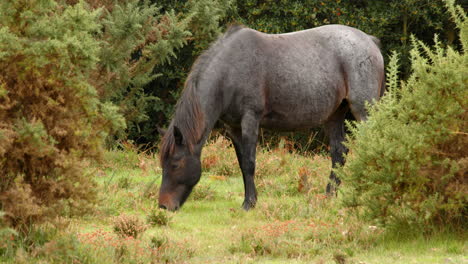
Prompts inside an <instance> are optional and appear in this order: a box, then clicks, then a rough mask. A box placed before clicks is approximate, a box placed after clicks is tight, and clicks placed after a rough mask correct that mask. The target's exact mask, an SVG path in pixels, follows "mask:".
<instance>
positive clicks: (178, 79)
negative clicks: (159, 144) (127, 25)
mask: <svg viewBox="0 0 468 264" xmlns="http://www.w3.org/2000/svg"><path fill="white" fill-rule="evenodd" d="M231 2H232V0H216V1H212V0H193V1H154V3H155V4H156V5H157V6H160V7H161V10H163V11H165V15H164V16H162V17H161V19H160V21H161V22H164V23H166V24H167V26H166V27H165V28H164V31H162V32H164V33H165V34H166V35H163V38H164V42H161V41H159V42H161V45H160V46H159V49H154V50H153V53H152V54H150V55H151V56H148V58H166V59H164V60H158V61H156V63H154V64H153V65H152V67H148V68H147V69H146V70H147V71H148V72H149V73H150V76H152V77H153V78H151V79H149V78H144V80H145V82H139V85H138V87H139V88H138V95H137V96H134V94H132V93H131V92H129V91H128V88H127V86H122V87H123V89H124V91H125V92H124V93H122V96H120V97H119V98H117V99H118V101H120V102H122V104H121V105H122V106H123V107H124V108H125V109H128V111H130V112H131V113H133V114H134V115H132V116H130V115H126V116H128V117H129V118H128V119H127V121H128V130H127V131H126V134H123V135H121V136H122V137H125V136H127V135H128V136H129V138H131V139H133V140H136V141H137V142H138V143H148V142H156V141H158V139H159V135H158V133H157V131H156V125H159V126H164V125H166V123H167V122H168V120H169V118H170V116H171V115H172V111H173V107H174V105H175V101H176V99H177V98H178V95H179V93H180V91H181V90H182V87H183V83H184V81H185V78H186V76H187V74H188V72H189V70H190V67H191V65H192V64H193V62H194V61H195V58H196V57H197V56H198V55H199V54H200V53H201V52H202V51H203V50H205V49H206V48H208V45H209V44H210V43H211V42H212V41H213V40H214V39H216V37H217V36H218V35H219V34H220V33H221V29H222V27H221V26H220V21H221V20H222V19H223V18H224V17H225V16H226V13H227V11H228V10H229V9H230V7H231V6H232V3H231ZM143 17H145V16H143ZM159 42H158V43H159ZM168 51H169V52H168ZM134 54H135V55H138V54H141V52H139V51H138V52H137V53H134ZM143 54H144V53H143ZM138 56H139V55H138ZM138 56H132V58H131V59H132V60H133V59H134V58H135V57H138ZM162 76H164V77H162ZM157 77H160V78H157ZM148 81H151V82H149V83H148ZM134 86H135V85H133V84H132V85H131V87H134ZM132 96H133V97H132ZM126 97H132V98H134V99H133V100H127V99H125V98H126ZM137 113H138V115H139V117H137V116H136V115H135V114H137Z"/></svg>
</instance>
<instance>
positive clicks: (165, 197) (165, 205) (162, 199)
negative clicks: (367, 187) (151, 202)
mask: <svg viewBox="0 0 468 264" xmlns="http://www.w3.org/2000/svg"><path fill="white" fill-rule="evenodd" d="M159 208H161V209H165V210H169V211H177V210H178V209H179V208H180V204H179V203H178V202H175V201H174V199H173V198H172V195H170V194H160V195H159Z"/></svg>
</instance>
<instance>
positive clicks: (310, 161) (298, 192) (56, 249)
mask: <svg viewBox="0 0 468 264" xmlns="http://www.w3.org/2000/svg"><path fill="white" fill-rule="evenodd" d="M122 146H123V148H124V150H119V151H117V150H116V151H110V152H108V153H106V161H105V162H104V164H101V165H91V166H90V171H89V173H90V174H91V175H93V176H94V177H96V181H97V184H98V189H99V200H100V202H99V205H98V206H97V207H96V208H95V210H94V211H93V212H90V213H89V214H88V215H86V216H83V217H62V218H58V219H56V220H55V221H53V222H51V223H48V224H46V225H43V226H41V227H39V228H38V229H37V230H36V231H34V232H36V235H32V236H30V237H35V240H33V241H32V242H31V241H30V242H28V241H24V245H23V247H24V250H17V251H16V252H15V253H14V254H5V255H10V256H11V257H10V258H6V259H3V260H2V261H3V262H10V263H11V262H15V263H32V262H34V263H338V264H342V263H369V264H370V263H392V264H394V263H444V264H445V263H447V264H450V263H468V254H467V243H466V233H463V232H462V233H447V232H444V233H441V234H435V235H432V236H423V235H420V234H417V233H415V232H411V230H406V231H403V230H402V232H400V233H399V234H396V233H395V232H393V233H389V232H385V230H384V229H382V228H381V227H378V226H374V225H372V224H369V223H364V222H362V221H360V220H359V219H358V218H357V217H356V216H355V215H354V214H352V213H350V212H348V211H347V210H346V209H343V208H341V207H340V200H339V197H338V198H335V199H329V198H327V197H325V196H324V186H325V185H326V180H327V177H328V173H329V169H330V160H329V158H328V157H327V156H326V155H322V154H317V153H315V154H301V155H300V154H298V153H297V152H295V151H294V150H291V149H290V146H288V144H280V147H275V148H273V149H269V148H259V149H258V157H257V178H256V184H257V188H258V191H259V202H258V204H257V207H256V208H255V209H254V210H252V211H249V212H245V211H243V210H242V209H241V204H242V201H243V183H242V177H241V176H240V170H239V168H238V165H237V160H236V159H235V154H234V150H233V148H232V147H231V146H230V143H229V142H228V141H227V140H226V139H224V138H223V137H217V138H215V139H213V140H211V141H210V143H209V144H208V145H207V146H206V147H205V149H204V152H203V155H202V165H203V170H204V172H203V176H202V179H201V181H200V183H199V184H198V185H197V186H196V188H195V190H194V192H193V193H192V195H191V197H190V198H189V200H188V201H187V202H186V204H185V205H184V206H183V207H182V209H181V210H180V211H178V212H176V213H170V212H166V211H164V210H160V209H158V208H157V195H158V185H159V184H160V181H161V168H160V167H159V164H158V159H157V156H153V155H147V154H138V153H137V152H136V151H135V149H134V148H133V147H132V146H131V145H126V144H123V145H122ZM28 247H29V249H28ZM0 250H7V251H8V250H9V248H8V247H6V248H2V247H1V246H0ZM10 250H11V249H10Z"/></svg>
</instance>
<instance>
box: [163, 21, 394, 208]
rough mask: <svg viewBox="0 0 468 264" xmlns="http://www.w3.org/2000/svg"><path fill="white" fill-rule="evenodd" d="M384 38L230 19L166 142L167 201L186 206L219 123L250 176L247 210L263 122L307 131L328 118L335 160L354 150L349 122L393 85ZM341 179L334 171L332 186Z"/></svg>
mask: <svg viewBox="0 0 468 264" xmlns="http://www.w3.org/2000/svg"><path fill="white" fill-rule="evenodd" d="M384 82H385V80H384V62H383V58H382V54H381V53H380V49H379V46H378V39H376V38H375V37H373V36H369V35H367V34H365V33H364V32H362V31H360V30H357V29H355V28H351V27H347V26H341V25H328V26H322V27H318V28H314V29H309V30H304V31H299V32H293V33H287V34H264V33H261V32H258V31H255V30H253V29H250V28H246V27H242V26H231V27H230V28H229V29H228V30H227V32H226V33H225V34H224V35H223V36H222V37H220V38H219V39H218V40H217V41H216V42H215V43H214V44H213V45H212V46H211V47H210V48H209V49H208V50H207V51H206V52H204V53H203V54H202V55H201V56H200V58H199V59H198V60H197V61H196V63H195V64H194V65H193V66H192V70H191V72H190V75H189V77H188V79H187V81H186V83H185V88H184V91H183V93H182V96H181V98H180V100H179V101H178V103H177V106H176V111H175V115H174V118H173V120H172V122H171V123H170V125H169V127H168V129H167V131H166V133H165V135H164V138H163V140H162V145H161V150H160V151H161V164H162V167H163V178H162V185H161V189H160V193H159V206H160V207H161V208H166V209H169V210H177V209H178V208H179V207H180V206H182V204H183V203H184V202H185V200H186V199H187V197H188V196H189V194H190V192H191V190H192V188H193V187H194V186H195V185H196V184H197V182H198V181H199V179H200V176H201V165H200V155H201V151H202V147H203V144H204V143H205V141H206V140H207V138H208V135H209V134H210V131H211V130H212V129H213V127H214V125H215V123H216V122H217V121H218V120H221V121H222V122H223V123H225V124H226V125H227V127H228V129H229V131H230V133H229V134H230V137H231V139H232V142H233V144H234V148H235V150H236V155H237V159H238V161H239V165H240V167H241V170H242V176H243V179H244V189H245V200H244V203H243V208H244V209H245V210H248V209H250V208H252V207H254V206H255V203H256V201H257V191H256V189H255V184H254V173H255V150H256V144H257V137H258V131H259V127H264V128H268V129H275V130H287V131H293V130H299V129H307V128H312V127H316V126H319V125H322V124H323V125H324V126H325V128H326V131H327V133H328V136H329V138H330V146H331V156H332V164H333V167H335V166H336V165H337V164H343V163H344V157H343V154H344V153H346V152H347V150H346V148H345V147H344V146H343V144H342V142H343V140H344V136H345V134H344V119H345V114H346V112H347V111H348V110H349V109H350V110H351V112H352V114H353V115H354V117H355V118H356V119H357V120H366V116H367V113H366V109H365V104H366V102H370V103H371V102H373V101H374V100H377V99H379V97H380V96H381V95H382V94H383V91H384ZM339 184H340V180H339V179H338V178H337V177H336V176H335V174H334V173H333V172H332V173H331V174H330V183H329V184H328V186H327V193H328V194H331V193H334V192H335V186H338V185H339Z"/></svg>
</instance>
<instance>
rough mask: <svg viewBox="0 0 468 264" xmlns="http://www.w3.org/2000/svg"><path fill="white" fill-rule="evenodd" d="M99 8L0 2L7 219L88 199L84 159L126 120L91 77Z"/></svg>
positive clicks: (0, 195)
mask: <svg viewBox="0 0 468 264" xmlns="http://www.w3.org/2000/svg"><path fill="white" fill-rule="evenodd" d="M101 14H102V12H101V11H100V10H90V9H89V8H87V6H86V4H83V3H79V4H76V5H74V6H63V5H59V4H58V3H56V2H55V1H20V0H18V1H2V2H1V4H0V21H2V22H1V23H0V69H1V72H0V106H1V107H0V168H1V180H0V205H1V207H2V210H3V211H5V213H6V215H7V219H8V222H9V224H10V225H12V226H19V227H27V226H28V225H29V224H30V223H31V222H34V221H37V220H40V219H43V218H44V217H46V216H52V215H56V214H58V213H61V212H68V213H80V212H83V211H85V210H87V209H89V205H90V204H92V203H93V202H94V199H95V193H94V191H93V190H94V188H93V186H94V184H93V182H92V181H91V180H90V179H89V178H88V175H86V173H84V172H83V169H84V167H85V163H84V162H83V159H84V158H92V159H94V158H97V157H98V156H99V153H100V150H101V142H102V140H103V139H104V138H105V137H106V136H107V135H108V133H109V132H110V131H111V130H112V129H118V128H119V127H122V126H123V125H124V123H123V118H122V117H121V116H120V115H119V114H118V113H117V107H115V106H114V105H112V104H110V103H102V102H101V101H100V100H99V98H98V91H97V90H96V89H95V87H94V86H93V84H92V83H91V82H90V81H89V80H90V78H91V77H92V74H93V73H94V71H95V69H96V67H97V63H98V61H99V52H100V46H99V42H98V41H96V40H95V35H96V34H99V32H100V26H99V23H98V21H99V17H100V16H101ZM64 209H66V211H63V210H64Z"/></svg>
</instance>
